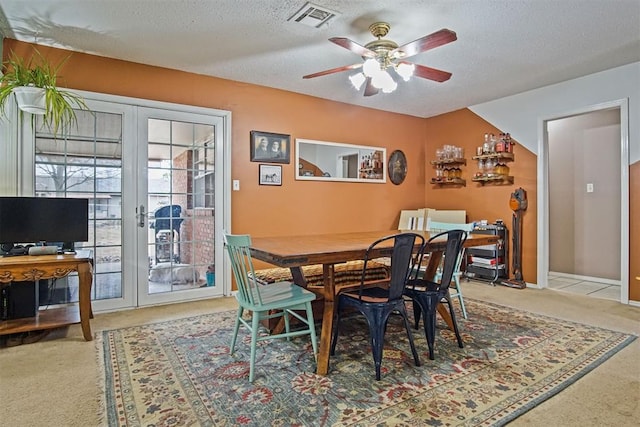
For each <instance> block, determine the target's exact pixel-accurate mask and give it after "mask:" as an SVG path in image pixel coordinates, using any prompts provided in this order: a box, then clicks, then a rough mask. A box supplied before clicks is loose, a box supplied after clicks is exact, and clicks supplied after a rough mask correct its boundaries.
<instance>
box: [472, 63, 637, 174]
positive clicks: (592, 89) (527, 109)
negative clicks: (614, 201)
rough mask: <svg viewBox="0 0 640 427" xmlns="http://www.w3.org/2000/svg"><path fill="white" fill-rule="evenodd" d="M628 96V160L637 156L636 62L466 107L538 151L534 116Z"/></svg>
mask: <svg viewBox="0 0 640 427" xmlns="http://www.w3.org/2000/svg"><path fill="white" fill-rule="evenodd" d="M624 98H628V99H629V164H632V163H635V162H637V161H639V160H640V62H634V63H632V64H627V65H623V66H621V67H617V68H612V69H610V70H606V71H602V72H599V73H595V74H590V75H588V76H584V77H580V78H577V79H573V80H567V81H565V82H562V83H557V84H555V85H551V86H545V87H542V88H539V89H534V90H530V91H527V92H522V93H519V94H517V95H512V96H508V97H505V98H500V99H496V100H494V101H490V102H485V103H483V104H478V105H474V106H471V107H469V109H470V110H471V111H473V112H474V113H476V114H477V115H479V116H480V117H482V118H483V119H485V120H486V121H488V122H489V123H491V124H493V125H494V126H495V127H497V128H499V129H502V130H504V131H505V132H510V133H511V136H512V137H513V138H514V139H515V140H516V141H517V142H518V143H520V144H521V145H523V146H525V147H526V148H527V149H528V150H530V151H531V152H533V153H535V154H538V120H539V119H551V118H554V117H558V116H561V115H565V114H567V113H570V112H572V111H574V110H579V109H584V108H585V107H587V106H591V105H597V104H601V103H604V102H611V101H615V100H619V99H624Z"/></svg>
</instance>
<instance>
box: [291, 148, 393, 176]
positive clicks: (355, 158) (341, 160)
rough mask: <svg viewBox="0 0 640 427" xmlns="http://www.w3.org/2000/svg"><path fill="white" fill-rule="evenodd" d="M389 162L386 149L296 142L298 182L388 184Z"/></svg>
mask: <svg viewBox="0 0 640 427" xmlns="http://www.w3.org/2000/svg"><path fill="white" fill-rule="evenodd" d="M386 158H387V149H386V148H382V147H372V146H367V145H352V144H341V143H338V142H327V141H315V140H312V139H296V153H295V159H296V171H297V173H296V179H297V180H303V181H344V182H372V183H385V182H387V164H386V163H387V162H386Z"/></svg>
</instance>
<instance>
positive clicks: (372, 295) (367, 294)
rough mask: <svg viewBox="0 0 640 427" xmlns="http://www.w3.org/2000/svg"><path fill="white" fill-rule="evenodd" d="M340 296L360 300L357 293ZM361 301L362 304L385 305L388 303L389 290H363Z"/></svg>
mask: <svg viewBox="0 0 640 427" xmlns="http://www.w3.org/2000/svg"><path fill="white" fill-rule="evenodd" d="M341 296H345V297H349V298H353V299H356V300H357V299H360V295H359V294H358V292H357V291H349V292H343V293H342V294H341ZM361 300H362V302H363V303H371V304H375V303H386V302H388V301H389V289H387V288H380V287H374V288H364V289H363V290H362V298H361Z"/></svg>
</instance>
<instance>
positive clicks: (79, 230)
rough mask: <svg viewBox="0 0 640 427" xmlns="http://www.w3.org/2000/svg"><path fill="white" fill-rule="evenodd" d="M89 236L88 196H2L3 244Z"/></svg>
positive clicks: (54, 241)
mask: <svg viewBox="0 0 640 427" xmlns="http://www.w3.org/2000/svg"><path fill="white" fill-rule="evenodd" d="M88 240H89V200H88V199H74V198H59V197H0V244H2V249H3V250H6V247H7V246H12V245H14V244H41V243H44V244H52V245H55V244H58V243H63V244H67V243H70V244H71V246H72V247H73V242H86V241H88Z"/></svg>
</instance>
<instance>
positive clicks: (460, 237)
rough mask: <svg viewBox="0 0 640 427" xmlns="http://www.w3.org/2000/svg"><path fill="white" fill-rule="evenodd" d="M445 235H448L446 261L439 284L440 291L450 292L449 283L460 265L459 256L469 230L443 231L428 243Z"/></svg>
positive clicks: (445, 251) (444, 254)
mask: <svg viewBox="0 0 640 427" xmlns="http://www.w3.org/2000/svg"><path fill="white" fill-rule="evenodd" d="M443 236H446V238H447V246H446V247H445V250H444V253H443V257H444V261H443V265H442V276H440V281H439V284H440V292H448V290H449V284H450V283H451V279H452V278H453V273H455V272H456V268H457V267H459V258H460V254H461V253H462V248H463V245H464V242H465V241H466V240H467V232H466V231H464V230H460V229H456V230H449V231H443V232H442V233H438V234H436V235H435V236H432V237H431V238H430V239H429V240H428V241H427V245H428V244H429V242H431V241H433V240H436V239H439V238H442V237H443Z"/></svg>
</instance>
